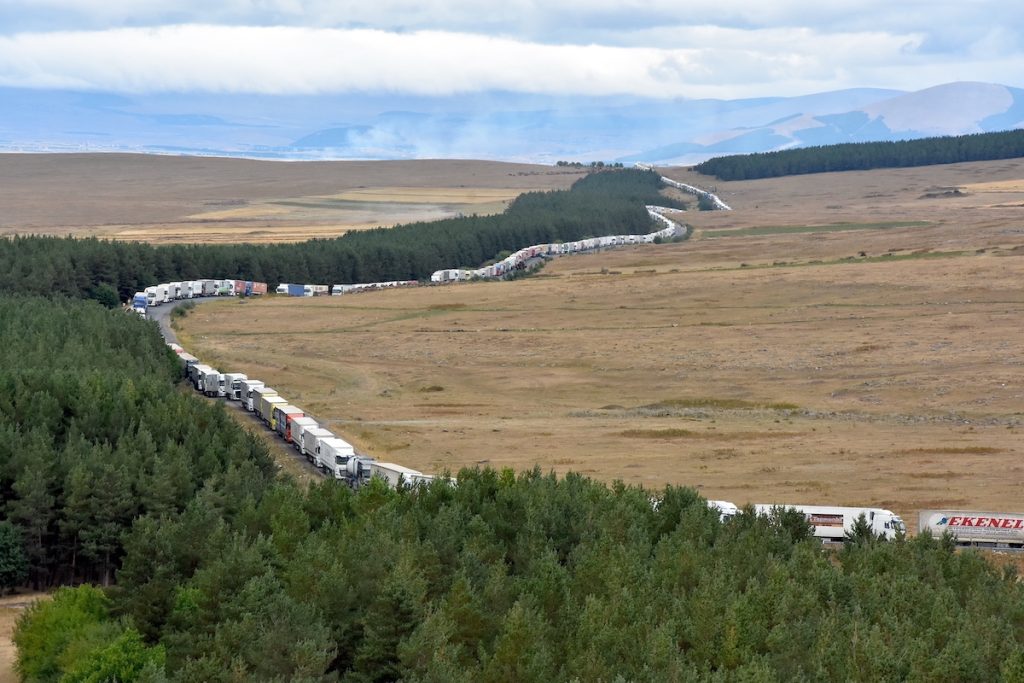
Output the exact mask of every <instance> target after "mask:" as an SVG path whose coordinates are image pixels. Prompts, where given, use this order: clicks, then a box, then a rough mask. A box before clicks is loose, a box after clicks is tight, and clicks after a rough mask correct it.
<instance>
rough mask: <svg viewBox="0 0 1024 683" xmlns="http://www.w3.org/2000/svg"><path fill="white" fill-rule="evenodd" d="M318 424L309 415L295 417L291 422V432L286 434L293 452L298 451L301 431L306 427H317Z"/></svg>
mask: <svg viewBox="0 0 1024 683" xmlns="http://www.w3.org/2000/svg"><path fill="white" fill-rule="evenodd" d="M319 426H320V425H319V423H317V421H316V420H315V419H313V418H312V417H310V416H309V415H303V416H302V417H297V418H295V419H294V420H292V422H291V430H290V431H289V433H288V436H289V438H288V441H289V442H290V443H291V444H292V446H293V447H294V448H295V450H299V440H300V438H301V435H302V430H303V429H305V428H306V427H310V428H312V427H319Z"/></svg>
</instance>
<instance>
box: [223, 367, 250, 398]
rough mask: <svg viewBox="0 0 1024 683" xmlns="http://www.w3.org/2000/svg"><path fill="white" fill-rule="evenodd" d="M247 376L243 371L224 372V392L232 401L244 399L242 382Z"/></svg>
mask: <svg viewBox="0 0 1024 683" xmlns="http://www.w3.org/2000/svg"><path fill="white" fill-rule="evenodd" d="M246 379H247V377H246V376H245V375H244V374H242V373H241V372H226V373H224V392H225V395H226V396H227V398H228V400H230V401H241V400H242V382H244V381H245V380H246Z"/></svg>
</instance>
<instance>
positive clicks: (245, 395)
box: [239, 379, 264, 413]
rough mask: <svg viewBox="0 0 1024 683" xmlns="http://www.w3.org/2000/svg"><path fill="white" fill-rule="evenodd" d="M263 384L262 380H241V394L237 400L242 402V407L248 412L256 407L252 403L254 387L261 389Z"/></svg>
mask: <svg viewBox="0 0 1024 683" xmlns="http://www.w3.org/2000/svg"><path fill="white" fill-rule="evenodd" d="M263 386H264V385H263V382H261V381H260V380H258V379H246V380H242V395H241V398H240V399H239V400H240V401H241V402H242V407H243V408H245V409H246V410H248V411H249V412H250V413H251V412H252V411H253V410H255V408H256V406H254V405H253V397H254V396H255V394H254V393H253V392H254V391H255V390H256V389H261V388H262V387H263Z"/></svg>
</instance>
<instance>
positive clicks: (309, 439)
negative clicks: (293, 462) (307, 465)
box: [299, 427, 334, 462]
mask: <svg viewBox="0 0 1024 683" xmlns="http://www.w3.org/2000/svg"><path fill="white" fill-rule="evenodd" d="M332 438H334V434H333V433H332V432H331V431H330V430H329V429H324V428H323V427H302V428H301V429H300V430H299V453H302V454H303V455H304V456H306V458H308V459H309V461H310V462H316V448H317V445H318V444H319V440H320V439H332Z"/></svg>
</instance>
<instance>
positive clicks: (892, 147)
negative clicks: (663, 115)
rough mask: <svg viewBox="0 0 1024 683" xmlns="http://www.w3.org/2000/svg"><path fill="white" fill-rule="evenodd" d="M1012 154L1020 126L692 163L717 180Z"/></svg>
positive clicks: (1022, 148) (1022, 146) (1022, 136)
mask: <svg viewBox="0 0 1024 683" xmlns="http://www.w3.org/2000/svg"><path fill="white" fill-rule="evenodd" d="M1016 157H1024V130H1010V131H1002V132H998V133H976V134H974V135H957V136H943V137H932V138H921V139H918V140H903V141H896V142H855V143H845V144H840V145H823V146H818V147H799V148H796V149H786V150H780V151H777V152H759V153H756V154H736V155H733V156H726V157H714V158H713V159H708V160H707V161H705V162H703V163H700V164H697V165H696V166H694V170H695V171H697V172H698V173H704V174H706V175H712V176H715V177H716V178H718V179H719V180H754V179H756V178H776V177H779V176H786V175H799V174H804V173H827V172H829V171H865V170H868V169H872V168H903V167H909V166H929V165H932V164H955V163H960V162H964V161H990V160H993V159H1012V158H1016Z"/></svg>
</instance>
